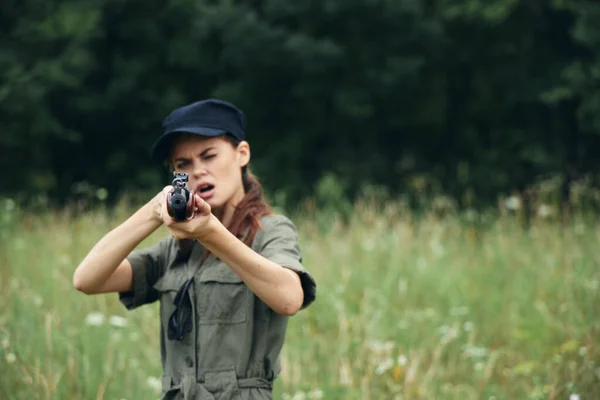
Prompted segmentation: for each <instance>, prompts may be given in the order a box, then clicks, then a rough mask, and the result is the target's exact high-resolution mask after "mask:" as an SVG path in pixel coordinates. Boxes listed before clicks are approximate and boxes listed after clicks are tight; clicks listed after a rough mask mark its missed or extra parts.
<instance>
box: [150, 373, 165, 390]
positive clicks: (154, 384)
mask: <svg viewBox="0 0 600 400" xmlns="http://www.w3.org/2000/svg"><path fill="white" fill-rule="evenodd" d="M146 385H148V387H149V388H150V389H152V390H156V391H159V390H161V389H162V382H161V380H160V378H157V377H155V376H149V377H148V378H146Z"/></svg>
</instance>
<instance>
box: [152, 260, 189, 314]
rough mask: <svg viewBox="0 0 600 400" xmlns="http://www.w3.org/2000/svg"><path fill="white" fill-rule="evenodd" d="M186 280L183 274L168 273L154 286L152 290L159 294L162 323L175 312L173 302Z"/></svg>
mask: <svg viewBox="0 0 600 400" xmlns="http://www.w3.org/2000/svg"><path fill="white" fill-rule="evenodd" d="M186 279H187V278H186V277H185V276H184V275H183V274H180V273H176V272H172V271H170V272H167V273H166V274H165V275H164V276H163V277H162V278H160V279H159V280H158V281H157V282H156V283H155V284H154V289H156V290H157V291H158V292H159V298H160V312H161V320H162V321H167V320H168V318H169V317H170V316H171V314H172V313H173V311H175V304H173V301H174V300H175V297H176V296H177V292H178V291H179V289H180V288H181V287H182V286H183V285H184V284H185V281H186ZM165 323H166V322H165Z"/></svg>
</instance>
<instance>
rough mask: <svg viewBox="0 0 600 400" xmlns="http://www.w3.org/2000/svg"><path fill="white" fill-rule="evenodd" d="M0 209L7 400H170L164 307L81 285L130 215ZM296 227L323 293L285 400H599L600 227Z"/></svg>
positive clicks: (298, 332) (299, 334)
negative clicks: (78, 273) (104, 239)
mask: <svg viewBox="0 0 600 400" xmlns="http://www.w3.org/2000/svg"><path fill="white" fill-rule="evenodd" d="M0 206H1V207H2V208H0V214H1V218H0V235H1V236H0V239H1V240H0V263H1V268H0V288H1V290H0V371H2V373H1V374H0V398H1V399H3V400H4V399H6V400H12V399H18V400H21V399H23V400H25V399H27V400H31V399H98V400H99V399H116V400H119V399H128V400H132V399H157V398H158V397H159V395H160V393H159V382H160V376H161V369H160V357H159V337H158V320H157V306H158V305H157V304H153V305H150V306H146V307H142V308H141V309H138V310H136V311H134V312H128V311H126V310H125V309H124V308H123V307H122V305H121V304H120V303H119V302H118V300H117V296H116V295H103V296H85V295H83V294H81V293H79V292H77V291H75V290H74V289H73V288H72V283H71V282H72V281H71V279H72V273H73V271H74V269H75V268H76V266H77V264H78V263H79V261H80V260H81V259H82V258H83V257H84V255H85V254H86V252H87V251H88V249H89V248H90V247H91V246H92V245H93V244H94V243H95V242H96V241H97V240H98V239H99V238H100V237H101V236H102V235H103V234H104V233H105V232H106V231H108V230H109V229H110V228H112V227H114V226H116V225H117V224H118V223H119V221H121V220H122V219H123V218H125V216H126V215H127V210H125V209H124V208H120V209H118V210H117V212H116V213H113V214H110V213H108V212H105V211H102V210H97V211H94V212H87V213H80V214H79V215H77V216H73V215H69V213H66V212H60V213H59V212H46V213H42V214H39V215H35V216H31V215H28V216H24V215H22V214H21V213H20V212H19V210H17V209H14V207H13V204H12V203H8V202H5V203H4V204H3V203H1V202H0ZM294 220H295V222H296V224H297V225H298V227H299V229H300V232H301V247H302V250H303V254H304V263H305V265H306V267H307V268H308V269H309V270H310V271H311V272H312V273H313V275H314V276H315V278H316V280H317V283H318V285H319V286H318V291H317V300H316V302H315V303H313V305H312V306H311V307H310V308H308V309H306V310H303V311H301V312H300V313H299V314H297V315H296V316H294V317H293V318H292V319H291V320H290V325H289V330H288V337H287V342H286V346H285V348H284V353H283V358H282V365H283V372H282V375H281V376H280V378H279V379H278V381H277V382H276V387H275V398H276V399H290V400H291V399H294V400H300V399H305V400H307V399H461V400H463V399H486V400H488V399H489V400H492V399H495V400H499V399H576V398H579V399H582V400H593V399H600V267H599V262H600V251H599V248H600V246H599V245H600V241H599V239H600V229H599V228H598V227H597V226H596V225H595V224H594V223H592V222H591V221H589V220H586V219H583V218H580V219H576V220H574V221H572V222H570V223H569V224H568V225H567V226H564V227H562V228H561V227H560V226H559V225H558V224H557V223H556V222H553V221H552V220H550V219H540V220H536V221H534V223H533V226H532V227H531V228H530V229H529V230H527V231H526V230H524V229H522V228H520V225H519V224H518V222H517V221H516V219H514V218H511V217H503V218H495V219H488V220H487V221H486V222H485V223H484V224H481V225H478V228H474V227H473V226H471V225H470V224H468V223H466V222H464V219H463V218H460V217H459V216H450V217H445V218H436V217H435V216H433V215H425V216H423V217H422V218H419V219H418V220H416V219H415V218H414V216H411V215H408V214H406V213H405V212H403V211H402V210H401V209H399V208H397V207H394V206H388V207H385V208H375V207H369V206H366V205H364V204H363V205H359V206H357V209H356V211H355V213H354V214H353V217H352V219H351V221H350V222H349V224H348V225H343V224H341V223H339V222H338V221H337V220H336V219H335V218H334V217H333V216H330V215H316V216H312V217H310V218H308V217H304V218H302V217H300V218H295V219H294ZM165 234H166V231H165V230H163V229H161V230H159V231H157V232H156V233H155V234H154V235H152V236H151V237H150V238H148V239H147V240H146V241H145V242H144V243H142V246H146V245H149V244H150V243H153V242H155V241H157V240H159V239H160V238H161V237H163V236H164V235H165ZM577 396H579V397H577Z"/></svg>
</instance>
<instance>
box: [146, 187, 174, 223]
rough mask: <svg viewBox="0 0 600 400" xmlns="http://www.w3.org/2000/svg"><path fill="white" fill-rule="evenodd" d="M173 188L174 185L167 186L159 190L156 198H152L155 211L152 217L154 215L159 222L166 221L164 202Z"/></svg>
mask: <svg viewBox="0 0 600 400" xmlns="http://www.w3.org/2000/svg"><path fill="white" fill-rule="evenodd" d="M172 189H173V186H171V185H168V186H165V187H164V188H163V190H161V191H160V192H158V193H157V194H156V196H154V198H153V199H152V200H151V203H152V211H153V212H152V217H153V219H155V220H156V221H157V222H160V223H161V224H162V223H163V222H164V218H163V211H164V210H165V208H164V204H165V203H166V201H167V194H168V193H169V192H170V191H171V190H172Z"/></svg>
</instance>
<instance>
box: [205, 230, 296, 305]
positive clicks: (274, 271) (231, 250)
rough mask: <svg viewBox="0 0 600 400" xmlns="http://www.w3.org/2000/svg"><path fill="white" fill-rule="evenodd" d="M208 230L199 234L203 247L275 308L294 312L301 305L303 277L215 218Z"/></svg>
mask: <svg viewBox="0 0 600 400" xmlns="http://www.w3.org/2000/svg"><path fill="white" fill-rule="evenodd" d="M211 225H212V227H211V229H210V230H209V234H206V235H204V237H201V238H198V240H199V241H200V242H201V243H202V245H203V246H204V247H206V248H207V249H208V250H210V251H211V252H212V253H213V254H214V255H215V256H216V257H218V258H219V259H220V260H221V261H223V262H224V263H225V264H227V265H228V266H229V267H230V268H231V269H232V270H233V271H234V272H235V273H236V274H237V275H238V276H239V277H240V278H241V279H242V280H243V281H244V282H245V283H246V285H248V287H249V288H250V290H252V292H254V293H255V294H256V295H257V296H258V297H259V298H260V299H261V300H263V301H264V302H265V303H266V304H267V305H268V306H269V307H271V308H272V309H273V310H274V311H275V312H277V313H279V314H282V315H294V314H295V313H296V312H297V311H298V310H299V309H300V307H301V305H302V301H303V291H302V286H301V284H300V277H299V276H298V274H297V273H295V272H294V271H292V270H290V269H288V268H283V266H281V265H278V264H277V263H274V262H272V261H270V260H269V259H267V258H265V257H263V256H262V255H260V254H259V253H257V252H255V251H254V250H252V249H251V248H250V247H248V246H246V245H245V244H244V243H243V242H242V241H240V240H239V239H238V238H236V237H235V236H234V235H233V234H232V233H231V232H229V230H227V228H225V227H224V226H223V225H222V224H221V223H219V222H217V221H214V223H212V224H211Z"/></svg>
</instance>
